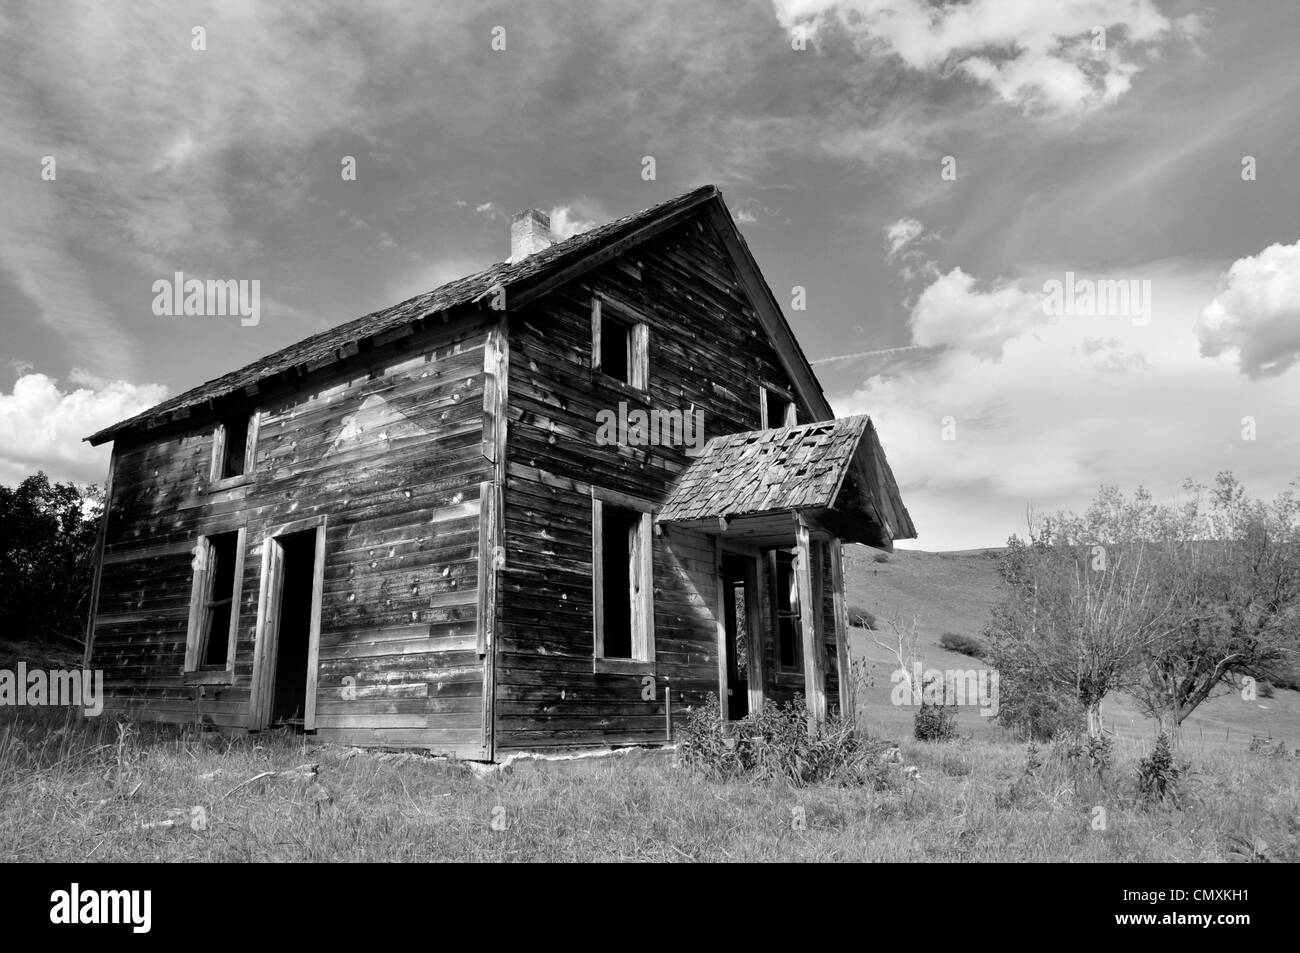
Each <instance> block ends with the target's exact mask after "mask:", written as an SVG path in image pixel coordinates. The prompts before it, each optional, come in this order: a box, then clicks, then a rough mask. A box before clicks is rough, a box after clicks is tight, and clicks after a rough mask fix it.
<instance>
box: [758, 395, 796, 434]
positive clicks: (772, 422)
mask: <svg viewBox="0 0 1300 953" xmlns="http://www.w3.org/2000/svg"><path fill="white" fill-rule="evenodd" d="M758 400H759V408H758V410H759V429H761V430H767V429H769V428H771V427H793V426H794V425H795V409H794V401H792V400H790V398H788V397H786V396H785V395H784V394H781V393H779V392H778V391H774V390H772V389H770V388H768V387H760V388H759V389H758Z"/></svg>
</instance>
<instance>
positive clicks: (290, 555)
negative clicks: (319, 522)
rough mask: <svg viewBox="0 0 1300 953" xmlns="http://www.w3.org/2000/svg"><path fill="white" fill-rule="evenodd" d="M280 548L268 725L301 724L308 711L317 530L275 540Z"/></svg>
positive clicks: (300, 725) (295, 725)
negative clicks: (277, 603)
mask: <svg viewBox="0 0 1300 953" xmlns="http://www.w3.org/2000/svg"><path fill="white" fill-rule="evenodd" d="M276 543H277V544H278V545H279V547H280V552H281V559H282V560H283V562H282V564H281V575H280V598H279V618H278V619H277V620H276V627H275V631H276V653H275V678H274V681H273V684H272V689H271V726H272V727H280V726H292V727H295V728H302V727H303V723H304V722H303V719H304V716H305V715H306V711H307V678H308V673H307V658H308V655H309V646H310V643H311V628H312V581H313V577H314V575H315V566H316V531H315V530H304V531H303V532H300V533H294V534H292V535H290V536H282V537H280V538H278V539H277V540H276Z"/></svg>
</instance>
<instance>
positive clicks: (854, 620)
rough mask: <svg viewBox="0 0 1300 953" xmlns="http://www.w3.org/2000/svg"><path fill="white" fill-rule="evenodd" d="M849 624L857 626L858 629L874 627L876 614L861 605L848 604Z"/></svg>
mask: <svg viewBox="0 0 1300 953" xmlns="http://www.w3.org/2000/svg"><path fill="white" fill-rule="evenodd" d="M849 625H852V626H857V627H858V628H860V629H874V628H875V627H876V616H875V614H874V613H872V612H871V611H870V610H868V609H864V608H863V607H862V606H849Z"/></svg>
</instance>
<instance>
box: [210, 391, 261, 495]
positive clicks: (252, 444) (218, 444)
mask: <svg viewBox="0 0 1300 953" xmlns="http://www.w3.org/2000/svg"><path fill="white" fill-rule="evenodd" d="M261 416H262V415H261V413H260V411H257V410H250V411H249V412H248V430H247V431H246V432H245V437H244V472H243V473H237V474H235V475H234V476H222V473H223V472H224V471H225V469H226V459H227V456H228V454H227V450H228V447H227V446H226V433H227V424H228V423H229V422H230V421H231V420H234V419H236V418H239V417H241V415H238V414H231V415H229V416H227V417H224V418H222V419H221V420H220V421H218V422H217V425H216V427H214V428H213V431H212V461H211V464H210V466H209V470H208V485H209V488H210V489H213V490H225V489H229V488H230V487H234V486H241V485H242V484H245V483H251V482H252V481H253V473H254V472H255V471H256V469H257V468H256V454H257V437H258V430H259V427H260V424H261Z"/></svg>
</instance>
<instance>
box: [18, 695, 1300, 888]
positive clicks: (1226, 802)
mask: <svg viewBox="0 0 1300 953" xmlns="http://www.w3.org/2000/svg"><path fill="white" fill-rule="evenodd" d="M901 754H902V761H901V762H900V763H899V764H897V765H894V766H892V767H891V772H892V773H891V774H890V775H889V783H888V784H886V785H884V786H882V787H881V789H879V790H876V789H868V788H861V787H858V788H841V787H809V788H804V789H798V790H796V789H792V788H789V787H786V786H785V785H782V784H771V783H763V784H759V783H745V782H728V783H719V782H710V781H706V780H703V779H702V778H700V777H698V776H696V775H695V774H693V773H691V772H690V771H688V770H686V769H685V768H682V767H679V766H677V765H676V764H675V761H674V755H673V754H672V753H671V752H650V751H639V750H632V751H626V752H621V753H615V754H610V755H607V756H604V757H597V758H584V759H575V760H570V761H549V762H540V761H526V760H524V761H516V762H514V763H512V764H510V765H508V766H505V767H500V768H495V769H487V770H484V769H482V768H478V769H476V768H471V767H470V766H468V765H465V764H463V763H462V764H457V763H454V762H447V761H442V760H436V759H430V758H424V757H420V756H416V755H410V754H385V753H381V752H361V751H358V750H356V749H345V748H330V747H323V748H322V747H315V746H311V745H305V744H303V742H302V740H301V739H298V738H294V737H291V736H287V735H274V734H273V735H268V736H262V737H258V738H256V739H241V740H236V741H232V740H226V739H222V738H219V737H217V736H215V735H211V734H201V733H197V732H194V731H191V730H181V729H163V728H153V727H151V726H143V727H140V728H135V727H128V728H126V729H124V730H122V731H120V730H119V729H118V727H117V726H116V724H115V723H114V722H112V721H110V720H108V719H99V720H90V721H78V720H76V719H75V718H71V717H69V716H67V715H64V714H62V713H57V712H51V711H48V710H45V711H32V710H30V709H9V710H6V711H5V712H3V713H2V714H0V861H6V862H8V861H54V860H57V861H74V862H77V861H84V860H91V861H155V860H158V861H333V862H337V861H364V860H373V861H486V860H519V861H572V860H585V861H617V860H654V861H692V860H697V861H728V860H736V861H745V860H749V861H762V860H767V861H771V860H785V861H831V860H874V861H879V860H900V861H934V860H943V861H1124V862H1141V861H1233V860H1242V861H1244V860H1280V861H1296V860H1300V771H1297V765H1298V763H1300V762H1297V760H1296V759H1295V758H1294V757H1290V756H1286V757H1284V756H1278V755H1276V754H1272V753H1252V752H1248V751H1247V750H1245V748H1244V747H1243V748H1239V749H1237V750H1233V751H1225V750H1221V749H1200V748H1198V747H1197V746H1196V745H1194V744H1188V745H1186V746H1185V750H1184V751H1183V752H1181V755H1182V756H1186V757H1190V759H1191V773H1190V774H1189V776H1188V778H1187V779H1186V781H1185V783H1184V785H1183V790H1184V797H1183V802H1182V806H1181V807H1180V808H1177V809H1175V808H1171V807H1167V806H1158V807H1155V808H1153V809H1144V808H1143V807H1141V806H1140V805H1139V802H1138V800H1137V795H1136V785H1135V781H1134V777H1135V772H1134V766H1135V763H1136V759H1137V757H1138V754H1139V751H1138V750H1137V748H1136V746H1135V745H1129V744H1122V745H1121V747H1120V750H1119V752H1118V758H1117V763H1116V766H1115V768H1114V769H1113V771H1112V772H1111V774H1110V775H1109V776H1108V777H1107V778H1106V779H1105V781H1104V782H1102V783H1098V782H1096V781H1094V780H1092V779H1091V776H1088V775H1086V774H1083V775H1080V774H1077V773H1072V772H1070V771H1068V770H1066V769H1064V768H1063V767H1062V765H1061V764H1060V763H1058V762H1057V760H1056V759H1055V758H1054V757H1052V755H1051V749H1050V748H1045V749H1044V752H1043V754H1042V755H1041V757H1042V759H1043V762H1044V763H1043V766H1042V767H1040V768H1038V769H1037V770H1036V771H1035V772H1034V773H1033V774H1031V775H1028V776H1026V774H1025V765H1026V749H1025V747H1024V746H1022V745H1017V744H1012V743H1008V742H999V741H989V740H974V739H970V738H967V739H963V740H959V741H954V742H946V743H941V744H921V743H919V742H908V741H904V742H903V744H902V750H901ZM304 764H314V765H318V773H316V774H314V775H313V774H311V773H310V772H296V771H295V770H294V769H297V768H300V767H301V766H302V765H304ZM909 767H915V768H916V769H917V771H916V772H915V777H914V778H911V777H909V776H908V773H909V772H907V769H908V768H909ZM266 772H287V773H286V774H284V775H281V776H278V777H277V776H263V775H265V773H266ZM259 776H262V777H259ZM253 779H256V780H253ZM1098 808H1101V809H1103V811H1104V815H1099V813H1098V811H1097V809H1098ZM1099 816H1100V817H1102V818H1103V820H1104V828H1097V827H1096V824H1097V818H1098V817H1099Z"/></svg>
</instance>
